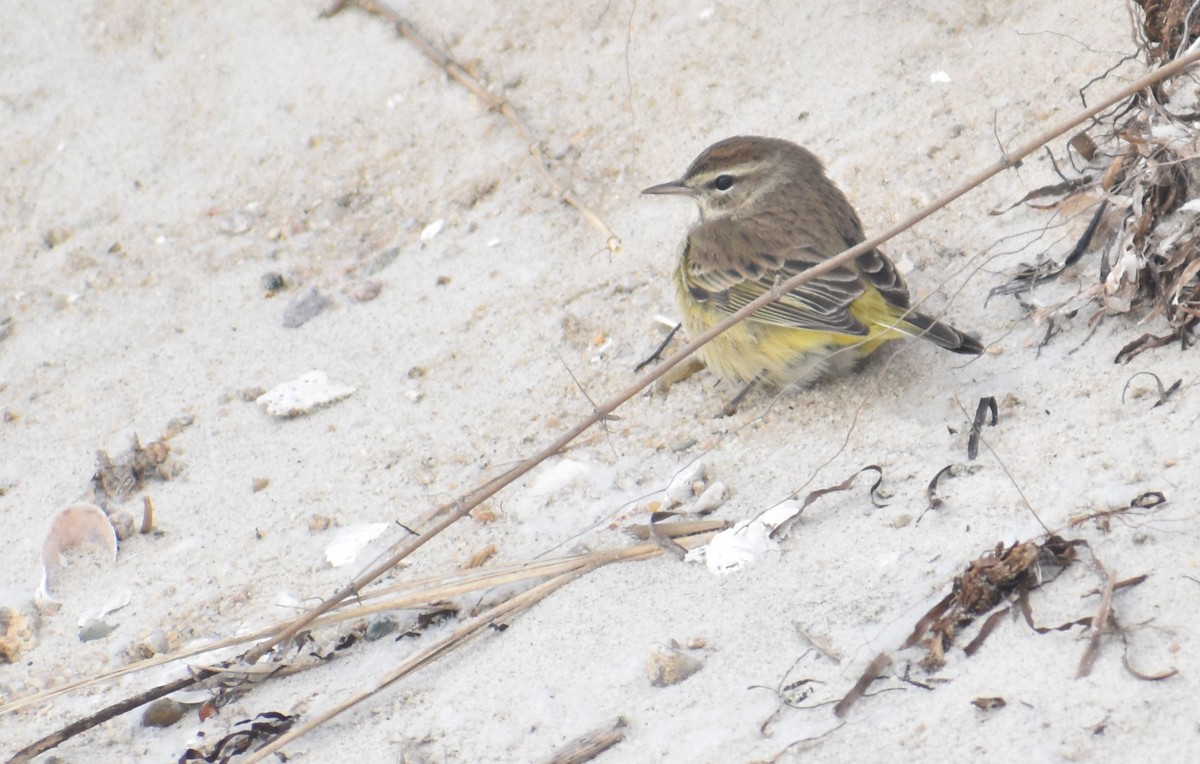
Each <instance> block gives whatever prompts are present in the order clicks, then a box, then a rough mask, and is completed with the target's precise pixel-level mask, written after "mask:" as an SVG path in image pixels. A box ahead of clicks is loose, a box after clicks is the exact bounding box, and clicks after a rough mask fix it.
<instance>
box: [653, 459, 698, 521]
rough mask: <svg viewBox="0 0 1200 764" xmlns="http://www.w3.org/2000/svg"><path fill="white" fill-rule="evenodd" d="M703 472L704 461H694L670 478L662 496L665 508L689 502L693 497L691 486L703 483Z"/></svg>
mask: <svg viewBox="0 0 1200 764" xmlns="http://www.w3.org/2000/svg"><path fill="white" fill-rule="evenodd" d="M705 472H706V466H705V464H704V460H703V459H696V460H695V461H693V462H691V463H690V464H688V465H687V466H685V467H684V468H683V469H681V470H679V472H677V473H675V477H673V478H671V482H670V483H669V484H668V485H667V490H666V491H664V492H663V496H664V497H665V498H666V502H664V503H665V505H666V507H667V508H668V509H670V508H671V507H674V506H678V505H680V504H683V503H684V502H687V501H691V500H692V498H693V497H694V496H695V493H694V491H693V490H692V486H693V485H694V484H695V483H701V482H703V481H704V474H705Z"/></svg>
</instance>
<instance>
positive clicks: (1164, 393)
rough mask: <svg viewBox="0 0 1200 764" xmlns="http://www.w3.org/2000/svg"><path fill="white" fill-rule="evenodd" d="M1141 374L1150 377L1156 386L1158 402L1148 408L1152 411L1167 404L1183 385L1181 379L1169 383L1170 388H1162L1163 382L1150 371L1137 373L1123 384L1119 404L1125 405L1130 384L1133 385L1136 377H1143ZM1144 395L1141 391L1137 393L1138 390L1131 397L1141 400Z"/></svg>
mask: <svg viewBox="0 0 1200 764" xmlns="http://www.w3.org/2000/svg"><path fill="white" fill-rule="evenodd" d="M1143 374H1145V375H1146V376H1148V377H1150V378H1151V379H1153V380H1154V384H1155V385H1157V386H1158V400H1157V401H1155V402H1154V405H1153V406H1151V407H1150V408H1152V409H1156V408H1158V407H1159V406H1161V405H1163V404H1164V403H1166V402H1167V401H1168V400H1169V399H1170V397H1171V396H1172V395H1174V394H1175V392H1176V391H1177V390H1179V388H1180V386H1181V385H1182V384H1183V380H1182V379H1177V380H1175V381H1174V382H1172V383H1171V386H1170V387H1164V386H1163V382H1162V380H1161V379H1160V378H1159V376H1158V375H1157V374H1155V373H1154V372H1152V371H1139V372H1138V373H1137V374H1134V375H1133V376H1132V377H1130V378H1129V381H1127V382H1126V383H1125V387H1124V388H1122V390H1121V403H1125V394H1126V393H1128V392H1129V386H1130V385H1131V384H1133V380H1135V379H1137V378H1138V377H1140V376H1141V375H1143ZM1144 394H1145V393H1144V392H1143V391H1139V390H1134V391H1133V397H1134V398H1141V397H1142V396H1143V395H1144Z"/></svg>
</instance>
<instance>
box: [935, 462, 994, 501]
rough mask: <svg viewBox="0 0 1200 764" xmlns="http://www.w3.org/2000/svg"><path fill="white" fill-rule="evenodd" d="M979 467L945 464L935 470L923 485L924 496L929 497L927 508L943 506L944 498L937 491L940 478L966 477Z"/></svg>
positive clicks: (975, 465)
mask: <svg viewBox="0 0 1200 764" xmlns="http://www.w3.org/2000/svg"><path fill="white" fill-rule="evenodd" d="M979 469H980V467H979V465H977V464H947V465H946V466H945V467H942V468H941V469H940V470H938V471H937V474H936V475H934V476H933V479H932V480H930V481H929V485H928V486H926V487H925V498H927V499H929V507H928V509H927V510H926V511H928V510H929V509H940V508H941V507H943V506H945V504H946V500H945V499H943V498H942V497H941V495H940V494H939V493H938V486H939V485H941V482H942V478H947V477H952V478H959V477H966V476H968V475H974V474H975V473H976V472H978V471H979Z"/></svg>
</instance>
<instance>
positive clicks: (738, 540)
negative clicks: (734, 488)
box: [703, 501, 799, 576]
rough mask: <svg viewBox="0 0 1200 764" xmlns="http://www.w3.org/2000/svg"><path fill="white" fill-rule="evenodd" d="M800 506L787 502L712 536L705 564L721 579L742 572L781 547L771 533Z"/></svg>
mask: <svg viewBox="0 0 1200 764" xmlns="http://www.w3.org/2000/svg"><path fill="white" fill-rule="evenodd" d="M798 505H799V502H792V501H785V502H783V503H782V504H780V505H779V506H777V507H772V508H771V509H768V510H767V511H766V512H763V513H762V514H761V515H759V516H758V517H756V518H753V519H751V520H742V521H741V522H739V523H738V524H737V525H735V526H733V527H732V528H730V529H728V530H724V531H721V532H720V533H718V534H717V535H716V536H713V538H712V541H710V542H708V545H707V546H705V547H703V549H704V563H705V564H706V565H707V566H708V569H709V570H710V571H712V572H713V573H714V574H716V575H718V576H723V575H727V574H729V573H734V572H736V571H739V570H741V569H742V568H744V567H746V566H747V565H750V564H751V563H753V562H755V561H757V560H758V558H760V557H762V556H763V555H764V554H766V553H767V552H768V551H769V550H771V549H774V548H775V547H777V546H778V543H777V542H776V541H774V540H773V539H772V538H771V531H773V530H775V528H776V527H777V526H778V525H779V524H780V523H782V522H784V521H785V520H787V519H788V518H790V517H792V516H793V515H794V514H795V513H796V511H797V508H798Z"/></svg>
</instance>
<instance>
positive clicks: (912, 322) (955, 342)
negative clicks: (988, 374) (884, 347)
mask: <svg viewBox="0 0 1200 764" xmlns="http://www.w3.org/2000/svg"><path fill="white" fill-rule="evenodd" d="M904 324H905V325H907V326H908V327H911V331H912V334H914V335H916V336H918V337H923V338H924V339H927V340H929V341H930V342H932V343H933V344H935V345H937V346H938V347H943V348H946V349H947V350H952V351H954V352H955V353H963V354H965V355H979V354H980V353H982V352H983V343H981V342H980V341H979V340H977V339H975V338H974V337H972V336H971V335H969V334H966V333H964V332H960V331H959V330H958V329H955V328H954V327H953V326H951V325H950V324H947V323H943V322H941V321H938V320H937V319H936V318H931V317H929V316H927V315H925V314H924V313H918V312H916V311H915V310H914V311H912V312H910V313H909V314H908V315H906V316H905V317H904Z"/></svg>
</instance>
